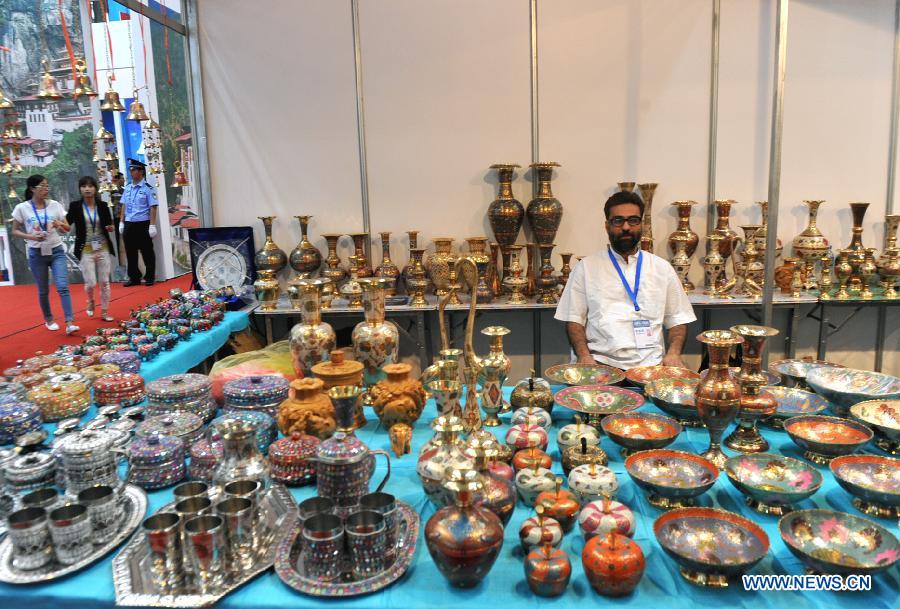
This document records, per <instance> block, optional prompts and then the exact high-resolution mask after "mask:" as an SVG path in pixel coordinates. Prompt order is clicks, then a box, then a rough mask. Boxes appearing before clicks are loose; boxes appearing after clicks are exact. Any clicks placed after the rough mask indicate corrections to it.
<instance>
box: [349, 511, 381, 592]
mask: <svg viewBox="0 0 900 609" xmlns="http://www.w3.org/2000/svg"><path fill="white" fill-rule="evenodd" d="M344 535H346V536H347V550H348V552H349V554H350V568H351V569H353V575H354V576H355V577H356V578H357V579H365V578H368V577H372V576H373V575H377V574H379V573H381V572H382V571H384V570H385V569H386V568H387V556H385V549H386V548H387V528H386V526H385V520H384V516H382V515H381V514H379V513H378V512H373V511H372V510H363V511H360V512H354V513H353V514H350V516H348V517H347V520H345V521H344Z"/></svg>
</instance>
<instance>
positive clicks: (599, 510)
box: [578, 497, 634, 540]
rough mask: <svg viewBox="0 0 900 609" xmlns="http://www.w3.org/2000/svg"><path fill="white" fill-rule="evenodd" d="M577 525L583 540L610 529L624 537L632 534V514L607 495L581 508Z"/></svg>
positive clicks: (602, 534) (605, 532)
mask: <svg viewBox="0 0 900 609" xmlns="http://www.w3.org/2000/svg"><path fill="white" fill-rule="evenodd" d="M578 526H579V527H580V528H581V533H582V534H583V535H584V538H585V540H588V539H590V538H592V537H595V536H597V535H601V536H603V537H606V535H607V534H608V533H609V532H610V531H612V532H614V533H618V534H620V535H625V536H626V537H631V536H632V535H633V534H634V514H633V513H632V511H631V510H630V509H628V506H627V505H625V504H623V503H619V502H618V501H613V500H612V499H610V498H608V497H604V498H603V499H598V500H597V501H591V502H590V503H588V504H586V505H585V506H584V507H583V508H581V513H579V514H578Z"/></svg>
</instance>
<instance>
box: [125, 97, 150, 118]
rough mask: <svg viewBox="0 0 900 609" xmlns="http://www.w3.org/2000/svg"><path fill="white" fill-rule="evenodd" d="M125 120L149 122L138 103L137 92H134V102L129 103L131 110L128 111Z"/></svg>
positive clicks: (142, 106)
mask: <svg viewBox="0 0 900 609" xmlns="http://www.w3.org/2000/svg"><path fill="white" fill-rule="evenodd" d="M125 120H128V121H149V120H150V117H149V116H147V112H146V111H145V110H144V104H142V103H141V102H139V101H138V95H137V91H135V92H134V101H133V102H131V108H130V109H129V110H128V114H127V115H126V116H125Z"/></svg>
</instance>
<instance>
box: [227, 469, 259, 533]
mask: <svg viewBox="0 0 900 609" xmlns="http://www.w3.org/2000/svg"><path fill="white" fill-rule="evenodd" d="M264 490H265V487H263V484H262V482H260V481H259V480H251V479H249V478H245V479H243V480H235V481H234V482H229V483H228V484H226V485H225V486H224V487H223V488H222V491H223V492H224V493H225V495H224V497H223V499H228V498H230V497H243V498H244V499H249V500H250V503H252V504H253V520H254V530H253V534H254V536H256V538H258V537H259V535H260V534H261V533H262V531H260V530H259V528H260V524H261V519H260V507H259V506H260V502H261V501H262V495H263V492H264Z"/></svg>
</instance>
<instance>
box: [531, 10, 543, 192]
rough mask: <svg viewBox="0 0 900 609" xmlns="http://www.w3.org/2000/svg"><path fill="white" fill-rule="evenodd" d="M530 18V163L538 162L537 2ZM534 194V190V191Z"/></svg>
mask: <svg viewBox="0 0 900 609" xmlns="http://www.w3.org/2000/svg"><path fill="white" fill-rule="evenodd" d="M530 8H531V16H530V25H531V162H532V163H537V162H539V161H540V157H541V148H540V129H539V120H540V119H539V117H538V47H537V45H538V39H537V0H530ZM532 189H537V180H532ZM535 192H536V190H535Z"/></svg>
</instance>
